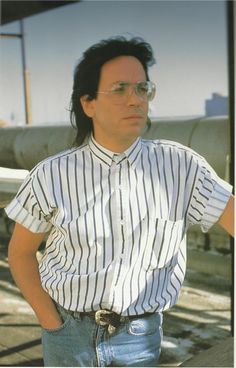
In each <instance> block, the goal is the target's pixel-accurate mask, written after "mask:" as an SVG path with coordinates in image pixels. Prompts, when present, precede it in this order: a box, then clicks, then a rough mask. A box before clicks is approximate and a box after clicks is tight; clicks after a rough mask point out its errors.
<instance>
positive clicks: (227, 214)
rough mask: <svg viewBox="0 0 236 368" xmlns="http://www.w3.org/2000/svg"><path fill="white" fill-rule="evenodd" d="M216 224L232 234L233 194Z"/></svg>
mask: <svg viewBox="0 0 236 368" xmlns="http://www.w3.org/2000/svg"><path fill="white" fill-rule="evenodd" d="M218 224H219V225H220V226H221V227H222V228H223V229H224V230H226V231H227V232H228V233H229V234H230V235H231V236H234V196H231V197H230V199H229V201H228V203H227V205H226V207H225V210H224V212H223V214H222V215H221V217H220V219H219V221H218Z"/></svg>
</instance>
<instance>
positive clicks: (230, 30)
mask: <svg viewBox="0 0 236 368" xmlns="http://www.w3.org/2000/svg"><path fill="white" fill-rule="evenodd" d="M227 35H228V91H229V122H230V149H231V161H230V183H231V184H232V185H233V186H234V118H235V107H234V103H235V102H234V74H235V71H234V52H235V48H234V1H231V0H228V1H227ZM230 248H231V257H232V258H231V259H232V267H231V268H232V287H231V333H232V336H234V239H233V238H232V237H231V238H230Z"/></svg>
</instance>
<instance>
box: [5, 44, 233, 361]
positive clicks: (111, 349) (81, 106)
mask: <svg viewBox="0 0 236 368" xmlns="http://www.w3.org/2000/svg"><path fill="white" fill-rule="evenodd" d="M153 61H154V59H153V55H152V49H151V47H150V45H148V44H147V43H145V42H143V41H142V40H140V39H131V40H126V39H124V38H116V39H109V40H105V41H102V42H100V43H99V44H96V45H94V46H92V47H91V48H89V49H88V50H87V51H86V52H85V53H84V55H83V58H82V59H81V61H80V63H79V65H78V66H77V68H76V70H75V75H74V87H73V93H72V108H71V119H72V121H73V123H74V124H75V125H76V127H77V137H76V144H75V147H74V148H72V149H70V150H66V151H64V152H62V153H60V154H57V155H55V156H53V157H50V158H48V159H46V160H44V161H43V162H41V163H39V164H38V165H37V166H36V167H35V168H34V169H33V170H32V172H31V173H30V175H29V176H28V178H27V179H26V180H25V182H24V184H23V185H22V187H21V189H20V190H19V192H18V194H17V196H16V198H15V199H14V200H13V202H12V203H11V204H10V205H9V206H8V207H7V209H6V211H7V213H8V215H9V216H10V217H11V218H12V219H14V220H15V221H16V226H15V230H14V232H13V235H12V239H11V241H10V245H9V262H10V267H11V271H12V274H13V276H14V278H15V280H16V283H17V284H18V286H19V288H20V289H21V291H22V293H23V294H24V296H25V298H26V299H27V300H28V302H29V303H30V304H31V306H32V308H33V309H34V311H35V313H36V315H37V317H38V320H39V323H40V324H41V326H42V331H43V332H42V334H43V335H42V337H43V338H42V341H43V350H44V361H45V365H46V366H157V364H158V359H159V355H160V347H161V339H162V312H163V311H164V310H166V309H168V308H170V307H171V306H172V305H174V304H175V303H176V301H177V298H178V295H179V292H180V288H181V285H182V282H183V279H184V274H185V268H186V255H185V250H186V249H185V248H186V245H185V234H186V231H187V228H188V227H189V225H191V224H196V223H198V224H199V225H200V226H201V227H202V229H203V231H207V230H208V229H209V228H210V227H211V226H212V225H213V224H214V223H216V222H218V223H219V224H220V225H221V226H222V227H223V228H224V229H225V230H226V231H228V232H229V233H231V234H232V233H233V197H232V196H231V194H230V192H231V187H230V185H229V184H227V183H226V182H224V181H223V180H221V179H220V178H218V177H217V175H216V173H215V172H214V171H213V170H212V168H211V167H210V166H209V165H208V164H207V163H206V161H205V160H204V159H203V158H202V157H201V156H199V155H198V154H197V153H195V152H193V151H192V150H190V149H188V148H186V147H184V146H182V145H180V144H178V143H175V142H170V141H163V140H156V141H146V140H143V139H141V138H140V135H141V133H142V132H143V130H144V129H145V127H146V125H147V121H148V117H147V114H148V103H149V101H150V100H151V99H152V98H153V97H154V94H155V86H154V84H153V83H152V82H150V81H149V77H148V70H147V69H148V66H149V65H151V64H152V63H153ZM46 233H49V235H48V239H47V243H46V249H45V252H44V255H43V257H42V260H41V262H40V265H39V267H38V262H37V260H36V251H37V249H38V247H39V245H40V243H41V242H42V240H43V239H44V237H45V234H46Z"/></svg>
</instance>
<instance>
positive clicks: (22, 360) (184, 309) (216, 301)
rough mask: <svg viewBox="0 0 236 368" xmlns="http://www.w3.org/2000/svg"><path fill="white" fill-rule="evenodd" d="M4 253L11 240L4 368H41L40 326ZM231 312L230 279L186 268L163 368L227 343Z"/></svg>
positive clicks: (1, 291) (3, 244)
mask: <svg viewBox="0 0 236 368" xmlns="http://www.w3.org/2000/svg"><path fill="white" fill-rule="evenodd" d="M6 250H7V239H5V238H0V301H1V302H0V366H18V367H19V366H43V361H42V348H41V341H40V327H39V325H38V323H37V320H36V318H35V316H34V314H33V312H32V310H31V308H30V307H29V306H28V304H27V303H26V302H25V301H24V299H23V298H22V296H21V294H20V292H19V290H18V288H17V287H16V286H15V285H14V282H13V280H12V278H11V275H10V272H9V267H8V262H7V252H6ZM230 309H231V302H230V290H229V283H228V282H226V280H224V279H222V278H219V277H216V276H209V275H207V276H206V275H205V274H203V273H198V272H194V271H191V270H188V272H187V277H186V281H185V284H184V287H183V289H182V293H181V297H180V300H179V302H178V304H177V305H176V306H175V307H174V308H172V309H171V310H170V311H168V312H166V313H165V314H164V326H163V327H164V341H163V348H162V356H161V360H160V366H161V367H176V366H179V365H180V364H181V363H182V362H184V361H186V360H187V359H189V358H191V357H192V356H195V355H196V354H198V353H199V352H201V351H204V350H206V349H208V348H211V347H212V346H215V345H216V344H217V343H220V342H221V341H227V340H226V339H227V338H228V337H230V336H231V333H230V329H231V321H230V319H231V311H230ZM229 359H230V361H229ZM229 359H228V360H227V359H226V363H225V365H221V366H227V367H233V361H232V356H231V358H229ZM185 366H186V365H185ZM214 366H218V365H214Z"/></svg>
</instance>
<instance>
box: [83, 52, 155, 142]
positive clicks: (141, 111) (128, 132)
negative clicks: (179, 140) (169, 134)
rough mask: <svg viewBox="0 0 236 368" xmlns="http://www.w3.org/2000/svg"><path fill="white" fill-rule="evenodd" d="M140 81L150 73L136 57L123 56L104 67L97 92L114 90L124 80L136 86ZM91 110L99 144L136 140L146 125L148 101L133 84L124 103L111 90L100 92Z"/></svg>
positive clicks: (92, 102) (91, 102)
mask: <svg viewBox="0 0 236 368" xmlns="http://www.w3.org/2000/svg"><path fill="white" fill-rule="evenodd" d="M140 81H146V74H145V71H144V69H143V66H142V64H141V63H140V62H139V60H138V59H136V58H135V57H133V56H120V57H117V58H115V59H112V60H110V61H108V62H107V63H105V64H104V65H103V66H102V68H101V74H100V81H99V85H98V91H97V92H106V91H110V90H111V89H112V88H113V86H114V85H117V84H118V85H119V83H120V82H124V83H129V84H131V85H133V84H135V83H137V82H140ZM87 111H88V115H89V116H90V117H91V118H92V120H93V127H94V137H95V139H96V140H97V142H98V143H100V144H102V145H106V142H109V141H111V140H116V141H118V142H125V141H132V140H135V139H136V138H137V137H138V136H139V135H140V134H141V132H142V129H143V128H144V127H145V125H146V122H147V114H148V101H146V100H143V99H142V98H141V97H139V96H137V94H136V93H135V91H134V90H133V89H132V87H129V94H128V95H127V98H125V99H124V100H122V103H120V102H117V101H116V100H114V96H112V95H111V93H98V94H97V98H96V99H94V100H92V101H89V102H87ZM87 111H86V112H87Z"/></svg>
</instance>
